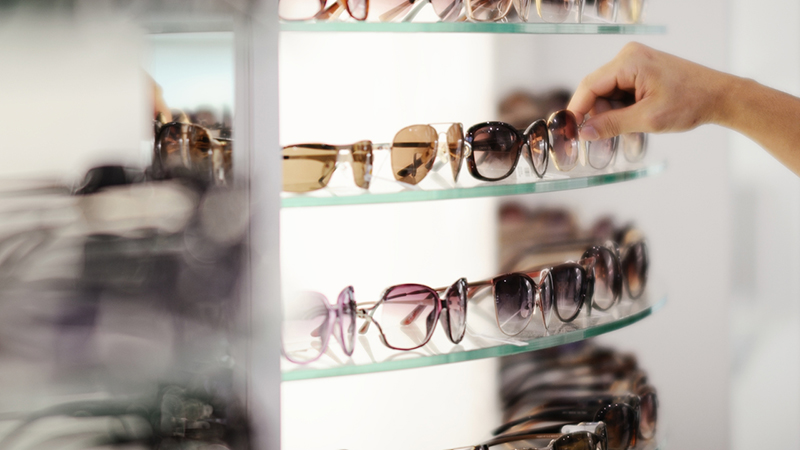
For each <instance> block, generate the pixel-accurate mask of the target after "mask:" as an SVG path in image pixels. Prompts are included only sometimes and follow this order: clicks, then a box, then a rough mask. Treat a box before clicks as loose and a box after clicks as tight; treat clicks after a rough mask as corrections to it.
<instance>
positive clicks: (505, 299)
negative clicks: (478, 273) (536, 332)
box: [492, 273, 536, 336]
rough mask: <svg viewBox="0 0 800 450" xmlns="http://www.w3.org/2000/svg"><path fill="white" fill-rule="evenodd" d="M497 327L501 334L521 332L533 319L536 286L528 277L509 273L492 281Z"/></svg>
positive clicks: (510, 334) (511, 334) (512, 334)
mask: <svg viewBox="0 0 800 450" xmlns="http://www.w3.org/2000/svg"><path fill="white" fill-rule="evenodd" d="M492 291H493V293H494V307H495V314H496V315H497V325H498V326H499V327H500V331H502V332H503V333H505V334H507V335H509V336H514V335H517V334H519V333H521V332H522V330H524V329H525V327H526V326H528V323H530V321H531V318H532V317H533V313H534V311H535V310H534V307H535V295H536V285H535V284H534V282H533V280H531V279H530V278H529V277H527V276H525V275H523V274H518V273H511V274H508V275H501V276H499V277H497V278H495V279H494V280H492Z"/></svg>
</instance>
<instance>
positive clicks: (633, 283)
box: [620, 241, 650, 298]
mask: <svg viewBox="0 0 800 450" xmlns="http://www.w3.org/2000/svg"><path fill="white" fill-rule="evenodd" d="M649 263H650V261H649V258H648V255H647V245H646V244H645V243H644V241H639V242H636V243H634V244H632V245H631V246H630V247H628V249H627V250H625V254H624V255H623V256H622V261H620V264H621V265H622V271H623V273H624V274H625V285H626V286H627V288H628V295H629V296H630V297H631V298H639V297H641V295H642V294H643V293H644V288H645V285H646V284H647V270H648V265H649Z"/></svg>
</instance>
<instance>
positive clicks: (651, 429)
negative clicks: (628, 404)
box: [639, 392, 658, 439]
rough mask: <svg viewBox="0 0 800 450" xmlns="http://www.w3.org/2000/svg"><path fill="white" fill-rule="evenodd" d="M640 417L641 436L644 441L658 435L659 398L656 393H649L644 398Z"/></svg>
mask: <svg viewBox="0 0 800 450" xmlns="http://www.w3.org/2000/svg"><path fill="white" fill-rule="evenodd" d="M640 408H641V413H640V416H639V434H640V435H641V436H642V439H652V438H653V437H655V434H656V424H657V422H658V398H657V397H656V394H655V392H648V393H647V394H645V395H643V396H642V402H641V404H640Z"/></svg>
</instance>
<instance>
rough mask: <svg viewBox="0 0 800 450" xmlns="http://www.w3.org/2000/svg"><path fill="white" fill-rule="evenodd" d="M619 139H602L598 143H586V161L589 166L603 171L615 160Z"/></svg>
mask: <svg viewBox="0 0 800 450" xmlns="http://www.w3.org/2000/svg"><path fill="white" fill-rule="evenodd" d="M617 142H618V140H617V138H616V137H613V138H609V139H600V140H597V141H586V142H585V145H586V159H587V160H588V161H589V165H590V166H592V167H594V168H595V169H603V168H605V167H606V166H608V165H609V163H611V160H612V159H614V153H615V152H616V151H617Z"/></svg>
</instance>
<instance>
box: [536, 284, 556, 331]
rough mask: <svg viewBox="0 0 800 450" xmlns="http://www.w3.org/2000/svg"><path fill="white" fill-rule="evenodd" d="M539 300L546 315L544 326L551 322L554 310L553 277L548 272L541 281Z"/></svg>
mask: <svg viewBox="0 0 800 450" xmlns="http://www.w3.org/2000/svg"><path fill="white" fill-rule="evenodd" d="M539 301H540V302H541V305H542V314H543V315H544V326H545V328H547V326H548V325H549V324H550V313H551V312H552V311H553V278H552V277H551V276H550V274H549V273H548V274H547V275H546V276H545V277H544V278H543V279H542V281H541V282H540V283H539Z"/></svg>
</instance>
